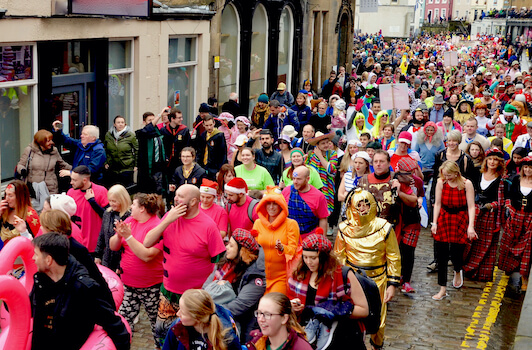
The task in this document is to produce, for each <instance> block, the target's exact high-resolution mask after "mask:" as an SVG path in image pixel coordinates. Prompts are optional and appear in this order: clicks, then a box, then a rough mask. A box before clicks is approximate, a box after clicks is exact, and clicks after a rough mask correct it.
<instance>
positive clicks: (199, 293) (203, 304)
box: [180, 289, 229, 350]
mask: <svg viewBox="0 0 532 350" xmlns="http://www.w3.org/2000/svg"><path fill="white" fill-rule="evenodd" d="M180 300H182V301H183V304H184V305H185V306H186V307H187V310H188V312H189V313H190V315H191V316H192V317H193V318H194V319H195V320H196V321H198V322H199V323H201V324H202V325H203V326H204V327H206V328H207V337H208V340H209V342H210V343H211V344H212V348H213V349H216V350H227V344H226V343H225V342H226V340H225V336H226V334H227V333H228V332H229V329H227V328H226V329H224V328H223V325H222V321H221V320H220V318H219V317H218V315H217V314H216V305H215V304H214V301H213V300H212V297H211V296H210V294H209V293H208V292H206V291H204V290H202V289H189V290H187V291H185V292H184V293H183V295H182V296H181V299H180Z"/></svg>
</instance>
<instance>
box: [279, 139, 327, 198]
mask: <svg viewBox="0 0 532 350" xmlns="http://www.w3.org/2000/svg"><path fill="white" fill-rule="evenodd" d="M304 163H305V153H304V152H303V150H302V149H301V148H299V147H296V148H293V149H292V150H291V151H290V167H289V168H287V169H285V170H284V171H283V178H282V180H281V184H280V187H282V188H285V187H287V186H290V185H292V183H293V181H292V176H293V174H294V169H295V168H297V167H298V166H301V165H305V164H304ZM305 166H306V165H305ZM306 167H307V168H308V169H309V171H310V180H309V184H311V185H312V186H314V187H316V189H318V190H319V189H320V188H322V187H323V182H321V178H320V174H319V173H318V172H317V171H316V169H314V168H313V167H309V166H306Z"/></svg>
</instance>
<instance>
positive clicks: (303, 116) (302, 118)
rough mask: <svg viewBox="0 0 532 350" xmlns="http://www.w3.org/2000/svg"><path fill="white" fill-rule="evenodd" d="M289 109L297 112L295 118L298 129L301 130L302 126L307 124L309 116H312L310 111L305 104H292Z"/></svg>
mask: <svg viewBox="0 0 532 350" xmlns="http://www.w3.org/2000/svg"><path fill="white" fill-rule="evenodd" d="M291 109H292V110H293V111H294V112H296V113H297V120H298V121H299V127H300V130H303V127H304V126H305V125H306V124H308V122H309V121H310V117H311V116H312V111H311V110H310V107H309V106H307V105H305V104H304V105H302V106H298V105H297V104H295V105H293V106H292V107H291Z"/></svg>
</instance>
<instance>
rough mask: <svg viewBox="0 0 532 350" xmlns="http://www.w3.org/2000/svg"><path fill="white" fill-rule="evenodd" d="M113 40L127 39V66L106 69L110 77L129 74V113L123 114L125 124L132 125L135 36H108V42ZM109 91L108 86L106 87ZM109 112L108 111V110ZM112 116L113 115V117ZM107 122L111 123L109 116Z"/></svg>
mask: <svg viewBox="0 0 532 350" xmlns="http://www.w3.org/2000/svg"><path fill="white" fill-rule="evenodd" d="M114 41H129V44H130V46H129V48H130V49H129V56H130V57H129V62H131V64H130V67H129V68H118V69H107V73H108V74H107V76H108V77H110V76H111V75H113V74H117V75H118V74H129V94H130V96H129V103H128V109H129V111H128V112H129V115H127V116H123V117H125V118H126V124H127V125H132V123H133V107H134V105H133V101H134V98H133V91H134V89H133V82H134V81H135V80H134V79H135V38H133V37H129V38H110V39H109V43H111V42H114ZM107 89H108V90H107V91H108V92H107V93H109V87H108V88H107ZM108 113H109V112H108ZM113 118H114V117H113ZM108 123H112V120H111V118H109V121H108Z"/></svg>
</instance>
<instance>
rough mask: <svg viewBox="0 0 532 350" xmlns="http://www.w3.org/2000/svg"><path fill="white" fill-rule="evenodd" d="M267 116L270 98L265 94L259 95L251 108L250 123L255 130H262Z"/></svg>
mask: <svg viewBox="0 0 532 350" xmlns="http://www.w3.org/2000/svg"><path fill="white" fill-rule="evenodd" d="M269 116H270V98H269V97H268V95H267V94H260V95H259V98H258V100H257V104H256V105H255V107H253V112H251V123H252V124H253V125H254V126H255V127H257V128H262V126H263V125H264V122H265V121H266V120H267V119H268V117H269Z"/></svg>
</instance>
